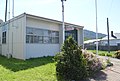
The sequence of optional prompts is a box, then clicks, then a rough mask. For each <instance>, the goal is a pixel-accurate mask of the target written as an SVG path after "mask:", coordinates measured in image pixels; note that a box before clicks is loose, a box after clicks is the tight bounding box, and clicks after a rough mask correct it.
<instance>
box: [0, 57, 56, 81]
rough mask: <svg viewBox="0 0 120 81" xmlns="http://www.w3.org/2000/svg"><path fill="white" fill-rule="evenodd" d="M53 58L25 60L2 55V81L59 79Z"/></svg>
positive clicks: (0, 77) (0, 75) (0, 76)
mask: <svg viewBox="0 0 120 81" xmlns="http://www.w3.org/2000/svg"><path fill="white" fill-rule="evenodd" d="M52 58H53V57H42V58H36V59H29V60H26V61H23V60H17V59H7V58H6V57H3V56H0V81H57V79H56V75H55V71H56V70H55V69H56V68H55V63H54V62H53V60H52Z"/></svg>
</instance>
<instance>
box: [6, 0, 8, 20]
mask: <svg viewBox="0 0 120 81" xmlns="http://www.w3.org/2000/svg"><path fill="white" fill-rule="evenodd" d="M7 3H8V0H6V5H5V22H6V21H7Z"/></svg>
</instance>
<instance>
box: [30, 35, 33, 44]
mask: <svg viewBox="0 0 120 81" xmlns="http://www.w3.org/2000/svg"><path fill="white" fill-rule="evenodd" d="M30 43H33V36H32V35H30Z"/></svg>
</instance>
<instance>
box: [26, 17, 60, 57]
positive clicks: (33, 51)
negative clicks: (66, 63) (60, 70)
mask: <svg viewBox="0 0 120 81" xmlns="http://www.w3.org/2000/svg"><path fill="white" fill-rule="evenodd" d="M26 20H27V21H26V27H32V28H40V29H47V30H54V31H59V24H56V23H51V22H47V21H41V20H39V19H35V18H30V17H27V18H26ZM59 51H60V44H26V59H29V58H35V57H42V56H54V55H55V54H56V53H57V52H59Z"/></svg>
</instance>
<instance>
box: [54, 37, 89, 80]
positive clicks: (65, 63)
mask: <svg viewBox="0 0 120 81" xmlns="http://www.w3.org/2000/svg"><path fill="white" fill-rule="evenodd" d="M55 60H56V74H57V77H58V78H60V79H61V78H62V79H64V80H65V81H67V80H68V81H70V80H75V81H79V80H81V79H84V78H86V77H87V76H88V72H87V61H86V59H85V58H84V57H83V55H82V51H81V47H79V46H78V44H77V43H76V42H75V40H74V39H73V38H72V37H69V38H68V39H66V40H65V42H64V44H63V46H62V48H61V52H60V53H57V55H56V56H55Z"/></svg>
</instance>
